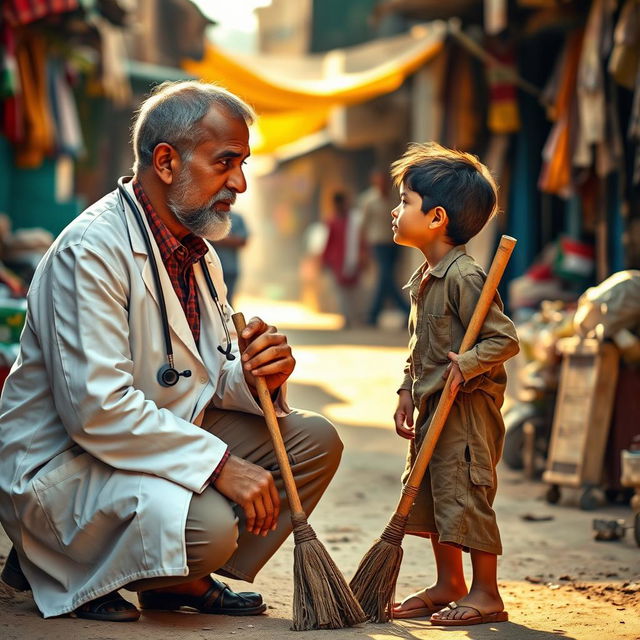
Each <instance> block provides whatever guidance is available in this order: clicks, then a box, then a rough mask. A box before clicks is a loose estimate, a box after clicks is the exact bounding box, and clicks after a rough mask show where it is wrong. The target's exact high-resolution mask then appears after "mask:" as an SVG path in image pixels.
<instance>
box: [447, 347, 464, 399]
mask: <svg viewBox="0 0 640 640" xmlns="http://www.w3.org/2000/svg"><path fill="white" fill-rule="evenodd" d="M447 357H448V358H449V360H451V362H450V363H449V366H448V367H447V369H446V371H445V372H444V373H443V374H442V377H443V378H444V379H445V380H446V379H447V377H448V376H449V373H450V372H451V371H453V380H452V381H451V393H452V394H453V393H455V392H456V391H457V390H458V388H459V387H460V386H461V385H463V384H464V376H463V375H462V371H460V367H459V366H458V354H457V353H453V351H449V353H448V354H447Z"/></svg>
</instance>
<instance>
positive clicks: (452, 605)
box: [447, 600, 484, 618]
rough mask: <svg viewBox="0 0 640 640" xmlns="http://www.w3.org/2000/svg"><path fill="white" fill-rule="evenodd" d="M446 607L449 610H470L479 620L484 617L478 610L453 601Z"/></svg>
mask: <svg viewBox="0 0 640 640" xmlns="http://www.w3.org/2000/svg"><path fill="white" fill-rule="evenodd" d="M447 606H448V607H449V609H471V611H475V612H476V613H477V614H478V616H479V617H480V618H482V616H483V615H484V614H483V613H481V612H480V610H479V609H476V608H475V607H472V606H471V605H469V604H458V603H457V602H456V601H455V600H452V601H451V602H450V603H449V604H448V605H447Z"/></svg>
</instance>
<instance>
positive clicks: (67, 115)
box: [47, 59, 83, 158]
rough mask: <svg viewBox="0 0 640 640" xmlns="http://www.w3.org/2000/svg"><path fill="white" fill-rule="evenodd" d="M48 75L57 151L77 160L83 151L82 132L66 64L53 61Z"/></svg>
mask: <svg viewBox="0 0 640 640" xmlns="http://www.w3.org/2000/svg"><path fill="white" fill-rule="evenodd" d="M47 75H48V86H49V97H50V103H51V113H52V116H53V122H54V125H55V126H54V131H55V147H56V151H57V152H58V153H64V154H68V155H71V156H73V157H74V158H77V157H78V156H79V155H80V153H81V151H82V150H83V142H82V132H81V130H80V121H79V118H78V110H77V108H76V102H75V98H74V97H73V92H72V91H71V87H70V86H69V82H68V80H67V76H66V72H65V66H64V63H63V62H62V61H61V60H55V59H54V60H51V61H50V63H49V65H48V69H47Z"/></svg>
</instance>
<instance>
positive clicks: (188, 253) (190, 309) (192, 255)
mask: <svg viewBox="0 0 640 640" xmlns="http://www.w3.org/2000/svg"><path fill="white" fill-rule="evenodd" d="M133 190H134V192H135V194H136V198H137V199H138V202H140V204H141V205H142V207H143V209H144V211H145V213H146V214H147V220H148V222H149V227H151V232H152V233H153V237H154V238H155V241H156V243H157V244H158V249H160V255H161V256H162V262H163V263H164V266H165V267H166V269H167V273H168V274H169V278H170V279H171V284H172V285H173V289H174V291H175V292H176V295H177V296H178V300H180V304H181V305H182V308H183V310H184V314H185V316H186V318H187V322H188V323H189V326H190V327H191V333H193V338H194V340H195V341H196V344H197V343H198V340H199V339H200V307H199V305H198V288H197V286H196V277H195V274H194V273H193V265H194V263H196V262H197V261H198V260H200V258H202V256H204V255H205V253H207V250H208V249H207V245H206V244H205V243H204V240H202V238H198V236H196V235H194V234H193V233H190V234H188V235H186V236H185V237H184V238H182V242H180V241H179V240H178V239H177V238H176V237H175V236H174V235H173V234H172V233H171V231H169V229H167V226H166V225H165V224H164V222H162V219H161V218H160V216H159V215H158V214H157V213H156V212H155V210H154V208H153V205H152V204H151V202H150V201H149V198H147V195H146V194H145V192H144V191H143V190H142V186H141V185H140V183H139V182H138V181H137V180H134V181H133Z"/></svg>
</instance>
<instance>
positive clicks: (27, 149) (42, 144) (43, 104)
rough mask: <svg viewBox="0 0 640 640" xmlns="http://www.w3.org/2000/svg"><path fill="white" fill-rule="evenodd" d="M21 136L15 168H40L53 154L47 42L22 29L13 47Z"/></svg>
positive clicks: (39, 35)
mask: <svg viewBox="0 0 640 640" xmlns="http://www.w3.org/2000/svg"><path fill="white" fill-rule="evenodd" d="M16 60H17V62H18V69H19V72H20V86H21V89H22V104H23V118H24V136H23V137H22V139H21V140H20V141H19V143H18V144H17V145H16V166H18V167H20V168H36V167H39V166H40V165H41V164H42V162H43V160H44V158H45V156H46V155H48V154H50V153H52V152H53V147H54V133H53V132H54V126H53V121H52V118H51V111H50V105H49V96H48V91H47V71H46V64H47V43H46V41H45V39H44V38H43V37H42V35H41V34H39V33H38V32H37V31H33V30H22V31H21V32H20V34H19V37H18V40H17V45H16Z"/></svg>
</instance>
